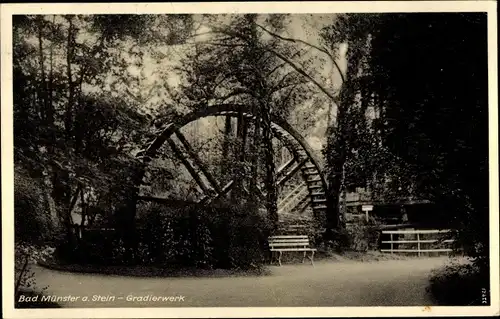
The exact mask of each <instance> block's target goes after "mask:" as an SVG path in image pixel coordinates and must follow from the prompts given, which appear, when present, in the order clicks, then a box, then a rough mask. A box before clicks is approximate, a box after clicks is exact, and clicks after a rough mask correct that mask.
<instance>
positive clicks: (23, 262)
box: [14, 242, 54, 300]
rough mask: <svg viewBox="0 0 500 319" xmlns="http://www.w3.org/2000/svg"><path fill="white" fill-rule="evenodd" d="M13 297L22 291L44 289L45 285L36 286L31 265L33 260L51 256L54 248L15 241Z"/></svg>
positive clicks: (37, 260) (43, 259) (36, 260)
mask: <svg viewBox="0 0 500 319" xmlns="http://www.w3.org/2000/svg"><path fill="white" fill-rule="evenodd" d="M14 251H15V263H14V273H15V297H16V300H17V299H18V298H17V297H18V296H19V294H20V293H21V291H24V292H30V291H31V292H40V291H42V292H43V291H45V290H46V289H47V287H38V286H37V284H36V278H35V273H34V272H33V271H32V265H33V263H35V262H39V261H46V260H47V259H49V258H51V257H52V254H53V252H54V249H53V248H52V247H49V246H35V245H29V244H21V243H19V242H18V243H16V246H15V250H14Z"/></svg>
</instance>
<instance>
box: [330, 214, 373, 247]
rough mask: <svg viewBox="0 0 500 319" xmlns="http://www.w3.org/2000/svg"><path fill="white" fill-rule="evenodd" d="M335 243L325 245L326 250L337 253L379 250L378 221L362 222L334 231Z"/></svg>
mask: <svg viewBox="0 0 500 319" xmlns="http://www.w3.org/2000/svg"><path fill="white" fill-rule="evenodd" d="M333 232H334V234H333V238H334V241H332V242H330V243H325V248H326V250H333V251H336V252H344V251H356V252H366V251H369V250H377V249H378V248H379V238H380V230H379V226H378V224H377V222H376V221H374V220H370V221H369V222H365V221H360V222H358V223H355V224H352V225H349V226H347V227H344V228H340V229H335V230H333Z"/></svg>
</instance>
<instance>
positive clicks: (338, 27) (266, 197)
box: [13, 14, 489, 269]
mask: <svg viewBox="0 0 500 319" xmlns="http://www.w3.org/2000/svg"><path fill="white" fill-rule="evenodd" d="M293 19H294V18H293V17H291V16H290V15H220V16H219V15H210V16H197V15H194V16H184V15H175V16H169V15H164V16H156V15H126V16H124V15H115V16H112V17H111V16H102V15H95V16H74V15H67V16H16V17H15V18H14V21H13V23H14V28H13V37H14V41H13V43H14V48H13V49H14V55H13V63H14V74H13V79H14V146H15V153H14V156H15V166H16V180H15V184H16V185H15V186H16V198H15V199H16V207H15V209H16V211H15V217H16V222H15V228H16V241H17V242H21V241H24V242H29V243H35V242H40V243H46V242H47V239H48V238H54V237H53V234H56V233H57V234H58V235H59V233H62V235H63V236H58V237H57V238H61V242H62V244H63V245H61V246H60V248H61V249H59V252H58V254H59V256H61V257H64V258H65V259H66V260H67V261H78V262H83V261H85V262H105V263H107V264H116V263H118V264H127V263H143V264H169V265H175V264H178V265H183V266H193V267H226V268H227V267H241V268H245V267H251V266H252V265H256V264H259V263H260V262H261V261H262V251H263V250H262V249H263V246H262V245H261V244H262V238H264V237H263V236H264V234H267V233H268V232H269V229H268V226H269V227H270V228H273V229H274V230H276V229H277V228H276V225H277V223H278V218H279V217H278V215H277V199H278V194H277V192H278V191H279V189H278V188H277V187H276V162H275V158H276V156H275V149H274V147H273V143H274V142H273V138H272V132H271V126H270V125H271V120H270V119H271V116H272V115H279V116H281V117H283V118H286V119H292V120H294V122H295V123H300V125H301V128H304V126H305V125H306V124H310V123H315V119H318V116H317V115H318V114H324V112H323V111H324V110H327V113H328V116H326V117H327V118H328V120H327V122H326V125H327V126H328V129H327V132H326V139H327V143H326V144H327V145H326V147H325V152H324V159H325V161H324V162H326V168H327V171H328V182H329V189H328V201H327V203H328V205H329V206H330V207H329V208H330V209H329V211H328V215H327V216H326V217H327V218H326V220H327V221H326V225H321V227H317V231H319V229H321V232H323V226H326V230H327V232H324V233H325V235H326V236H325V237H326V239H328V243H330V244H332V245H334V246H339V245H340V246H342V244H340V242H345V243H346V245H347V246H352V247H354V248H355V249H357V250H365V249H366V248H367V247H370V245H371V243H369V242H371V239H370V237H372V234H371V231H369V232H370V233H365V230H367V229H368V228H366V229H365V228H362V229H361V228H360V229H358V230H354V231H353V233H349V232H348V231H346V230H345V229H341V228H342V227H341V226H342V225H341V224H340V219H339V210H340V209H339V203H340V196H341V194H342V192H345V191H346V190H351V189H354V188H355V187H358V186H361V187H368V188H370V189H371V190H372V191H373V193H374V194H376V195H377V196H379V197H380V198H383V199H384V200H388V201H390V200H394V199H397V198H401V197H405V198H408V197H410V198H425V199H430V200H432V201H433V202H435V203H436V205H437V206H438V207H439V208H440V209H438V211H439V212H441V214H440V215H436V216H433V217H435V218H439V219H441V220H443V221H445V222H446V224H447V226H448V227H450V228H453V229H456V230H457V231H458V232H457V234H458V237H457V238H458V239H459V240H458V241H457V242H458V243H459V245H460V246H461V247H463V248H464V249H465V251H466V253H467V254H468V255H470V256H472V257H476V259H477V262H478V266H480V267H483V268H481V269H484V267H485V266H486V264H487V260H488V258H487V257H488V237H489V236H488V231H487V229H488V227H487V226H488V183H487V178H488V176H487V174H488V165H487V164H488V163H487V160H488V158H487V150H488V143H487V140H488V139H487V134H488V125H487V97H488V96H487V91H486V90H487V85H486V84H487V78H486V71H487V68H486V27H485V21H486V20H485V16H484V15H481V14H385V15H384V14H363V15H360V14H351V15H335V16H332V17H330V20H328V21H327V23H326V24H325V25H322V26H321V27H317V26H316V29H321V32H320V35H318V34H317V38H314V37H312V36H311V37H310V38H311V39H308V41H309V40H310V41H309V42H308V41H305V40H303V39H294V38H292V37H289V36H288V31H289V30H290V29H293V26H294V24H295V23H297V21H306V20H307V17H303V16H301V17H299V19H302V20H294V21H295V22H292V20H293ZM146 30H147V32H145V31H146ZM309 36H310V35H309ZM313 38H314V39H313ZM179 48H180V49H179ZM344 49H346V50H344ZM344 51H345V52H344ZM339 60H344V61H345V63H346V67H345V68H342V67H341V66H339V63H338V62H339ZM325 65H330V66H331V69H332V72H333V74H326V73H327V72H325ZM332 79H333V80H332ZM337 79H338V80H339V81H342V85H341V86H340V85H339V84H338V83H336V80H337ZM334 82H335V83H334ZM464 86H465V87H466V89H463V87H464ZM339 88H340V89H339ZM221 103H233V104H240V105H244V106H245V107H247V108H245V109H244V111H251V112H253V113H257V114H259V115H260V117H259V120H258V121H256V122H255V123H253V124H250V123H247V122H246V121H245V120H244V119H243V118H239V119H238V120H237V121H232V120H231V119H229V118H226V119H224V120H225V122H224V124H223V128H219V127H217V129H218V130H219V131H221V132H222V134H223V138H222V140H220V141H219V142H220V144H221V145H222V146H221V147H219V148H216V147H212V144H209V143H208V142H207V143H206V145H201V146H199V147H198V146H197V148H196V150H197V151H200V153H202V155H203V158H204V159H205V160H206V161H207V162H209V163H208V164H207V165H212V166H217V169H216V170H214V169H211V170H209V171H210V173H211V174H213V176H214V177H216V178H218V180H219V181H221V185H219V186H221V187H222V186H224V185H228V184H229V183H232V184H231V185H232V186H230V188H231V190H230V191H228V192H227V194H226V195H227V198H229V199H231V202H232V204H231V205H228V204H227V203H226V204H222V203H224V202H225V201H224V200H222V201H221V202H220V203H214V204H217V205H223V206H217V207H218V208H217V209H215V208H213V207H212V208H211V206H203V207H197V208H196V209H195V208H193V207H192V206H190V205H186V208H185V209H177V208H165V207H162V206H158V205H152V206H151V207H149V208H148V209H146V210H145V211H143V212H141V211H140V210H139V211H137V210H136V206H137V201H136V199H137V195H138V192H139V190H138V189H137V188H136V186H137V185H138V184H140V183H142V182H143V175H145V168H144V167H143V165H142V164H143V163H142V162H141V161H139V160H138V159H137V158H136V157H135V154H136V153H137V152H138V151H139V150H140V149H142V148H143V147H144V145H145V144H146V142H147V141H151V138H153V137H154V136H156V135H157V134H158V130H159V129H161V128H162V125H163V124H165V123H168V122H169V121H170V120H171V119H172V118H174V117H176V116H178V115H182V114H185V113H186V112H189V111H192V110H195V109H197V108H200V107H205V106H209V105H216V104H221ZM318 109H319V110H320V111H321V112H323V113H318V112H319V111H318ZM294 114H295V115H294ZM296 114H300V116H299V118H295V119H294V116H295V117H297V115H296ZM313 115H315V116H316V117H314V116H313ZM321 117H323V116H322V115H321ZM318 120H319V119H318ZM321 120H323V119H321ZM27 123H28V124H29V125H27ZM304 123H306V124H304ZM321 123H324V122H321ZM212 125H214V126H217V123H215V124H213V123H212ZM210 143H211V142H210ZM203 147H204V148H203ZM163 151H167V152H163ZM168 151H170V152H168ZM202 151H203V152H204V153H203V152H202ZM162 152H163V153H162V154H159V155H158V157H160V158H161V160H162V161H163V162H161V163H160V164H161V165H156V166H153V165H151V166H150V167H148V170H149V171H148V172H149V176H153V177H155V178H156V179H155V180H154V181H153V183H156V184H161V185H160V186H161V187H158V185H153V186H154V187H156V188H157V189H160V188H161V189H162V191H163V192H165V193H169V195H171V197H172V194H176V196H177V199H178V198H182V199H186V198H189V196H187V195H186V194H181V193H180V192H177V189H176V188H177V187H178V184H180V182H176V181H180V180H181V179H183V180H186V179H188V180H190V182H191V184H193V185H194V186H193V185H191V186H190V190H189V192H191V191H192V190H196V187H197V186H199V185H196V183H192V176H189V173H186V174H184V173H183V171H182V170H181V169H180V168H179V167H180V165H179V159H177V161H176V160H175V159H172V157H175V156H173V155H172V152H171V149H170V150H169V149H168V147H165V149H162ZM159 153H161V152H159ZM167 153H168V154H167ZM184 175H185V176H184ZM154 187H153V188H154ZM183 196H184V197H183ZM224 205H225V206H224ZM181 206H182V205H181ZM263 207H265V208H266V209H267V211H268V215H269V216H267V217H269V219H270V222H269V223H266V222H264V219H262V218H261V217H259V216H260V215H259V214H260V212H259V211H260V210H259V208H263ZM75 215H77V216H79V221H75V220H74V216H75ZM75 223H77V224H79V225H80V226H84V227H87V228H92V227H97V228H99V227H107V228H112V229H115V231H113V232H109V233H106V232H100V233H92V232H90V231H89V232H87V234H86V236H87V237H86V239H85V240H80V239H78V238H79V237H78V236H75V233H74V229H75V227H74V225H73V224H75ZM61 225H62V228H59V227H58V226H61ZM60 230H62V232H60ZM357 234H358V235H359V236H358V235H357ZM39 235H43V236H39ZM316 235H317V234H316V233H315V236H314V237H315V240H317V241H318V243H319V242H321V240H320V239H319V237H320V236H316ZM349 238H350V239H349ZM353 238H354V239H353ZM101 243H103V244H102V245H100V244H101ZM257 243H258V244H257ZM21 264H22V263H21Z"/></svg>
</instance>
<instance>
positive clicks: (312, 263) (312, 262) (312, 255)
mask: <svg viewBox="0 0 500 319" xmlns="http://www.w3.org/2000/svg"><path fill="white" fill-rule="evenodd" d="M304 254H305V253H304ZM309 259H310V260H311V265H312V266H313V267H314V250H313V251H311V256H310V257H309Z"/></svg>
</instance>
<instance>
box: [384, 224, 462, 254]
mask: <svg viewBox="0 0 500 319" xmlns="http://www.w3.org/2000/svg"><path fill="white" fill-rule="evenodd" d="M450 232H451V231H450V230H435V229H433V230H383V231H382V240H381V246H380V248H381V249H380V251H381V252H384V253H391V254H394V253H405V254H415V253H416V254H417V255H418V256H421V255H422V254H426V255H429V254H431V253H438V254H441V253H448V254H449V253H451V252H452V251H453V249H452V245H453V243H454V240H453V239H447V236H446V235H448V234H450Z"/></svg>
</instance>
